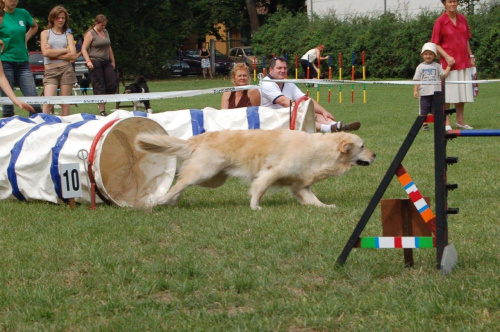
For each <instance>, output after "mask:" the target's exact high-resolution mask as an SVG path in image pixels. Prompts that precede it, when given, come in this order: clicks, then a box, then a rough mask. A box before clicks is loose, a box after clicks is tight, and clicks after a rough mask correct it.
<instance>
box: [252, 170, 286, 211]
mask: <svg viewBox="0 0 500 332" xmlns="http://www.w3.org/2000/svg"><path fill="white" fill-rule="evenodd" d="M278 178H279V174H278V172H275V171H274V170H273V169H269V170H266V171H261V172H260V173H259V175H258V176H257V178H256V179H255V180H253V182H252V187H251V188H250V195H252V198H251V200H250V207H251V208H252V210H260V209H261V207H260V206H259V202H260V199H261V198H262V196H263V195H264V194H265V193H266V191H267V189H269V187H270V186H272V184H273V183H274V182H276V180H277V179H278Z"/></svg>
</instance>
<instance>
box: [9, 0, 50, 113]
mask: <svg viewBox="0 0 500 332" xmlns="http://www.w3.org/2000/svg"><path fill="white" fill-rule="evenodd" d="M0 1H1V2H0V6H1V7H2V9H3V10H4V11H5V15H4V18H3V22H2V24H1V25H0V40H1V41H2V43H3V52H2V53H1V54H0V59H1V60H2V68H3V71H4V74H5V77H6V78H7V80H8V81H9V84H10V86H11V88H14V82H17V84H18V85H19V88H20V89H21V92H22V93H23V95H24V96H26V97H28V96H38V94H37V92H36V85H35V79H34V78H33V74H32V73H31V70H30V66H29V56H28V48H27V46H26V44H27V42H28V40H30V38H31V37H33V35H34V34H35V33H36V32H37V31H38V24H37V23H36V22H35V20H33V17H31V15H30V13H28V12H27V11H26V10H25V9H21V8H16V7H17V4H18V2H19V0H0ZM27 28H28V30H27V31H26V29H27ZM2 96H4V97H5V96H7V94H6V93H5V91H3V90H2ZM33 109H34V111H35V113H41V112H42V108H41V107H40V105H33ZM2 113H3V117H4V118H6V117H11V116H14V106H12V105H4V106H3V112H2ZM30 114H31V112H30Z"/></svg>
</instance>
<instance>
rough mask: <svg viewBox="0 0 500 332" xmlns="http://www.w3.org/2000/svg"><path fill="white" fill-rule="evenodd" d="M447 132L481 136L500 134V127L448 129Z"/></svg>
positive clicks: (458, 134)
mask: <svg viewBox="0 0 500 332" xmlns="http://www.w3.org/2000/svg"><path fill="white" fill-rule="evenodd" d="M446 133H447V134H455V135H457V136H468V137H481V136H500V130H499V129H481V130H479V129H470V130H448V131H447V132H446Z"/></svg>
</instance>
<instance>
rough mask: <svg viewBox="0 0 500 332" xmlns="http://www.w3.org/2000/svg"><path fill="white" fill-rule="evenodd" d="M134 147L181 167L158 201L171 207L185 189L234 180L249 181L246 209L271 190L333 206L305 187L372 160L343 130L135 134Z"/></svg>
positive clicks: (357, 140) (304, 201)
mask: <svg viewBox="0 0 500 332" xmlns="http://www.w3.org/2000/svg"><path fill="white" fill-rule="evenodd" d="M135 145H136V147H137V148H138V149H139V151H144V152H149V153H166V154H169V155H174V156H177V159H178V160H180V162H181V163H182V164H181V166H180V168H179V176H178V180H177V182H176V184H175V185H174V186H173V187H172V188H171V189H170V190H169V191H168V193H167V194H166V196H165V199H164V200H162V201H161V202H160V203H159V204H169V205H175V204H176V203H177V201H178V200H179V198H180V196H181V194H182V192H183V191H184V190H185V189H186V188H188V187H189V186H192V185H199V186H203V187H209V188H216V187H219V186H221V185H222V184H224V182H225V181H226V179H227V178H228V176H234V177H238V178H242V179H245V180H248V181H250V182H251V189H250V195H251V201H250V207H251V208H252V209H254V210H258V209H260V206H259V201H260V199H261V197H262V195H264V193H265V192H266V191H267V189H269V187H271V186H277V187H284V186H288V187H290V192H291V194H292V195H293V196H294V197H295V198H296V199H297V200H298V201H299V203H301V204H304V205H315V206H321V207H335V205H334V204H331V205H326V204H324V203H322V202H321V201H320V200H319V199H318V198H317V197H316V195H314V193H313V192H312V191H311V186H312V185H313V184H314V183H316V182H319V181H321V180H324V179H326V178H328V177H331V176H339V175H342V174H344V173H346V172H347V171H349V170H350V169H351V167H352V166H355V165H361V166H368V165H370V164H371V163H373V162H374V160H375V154H374V153H373V152H372V151H370V150H368V149H367V148H365V146H364V144H363V140H362V139H361V138H360V137H359V136H357V135H354V134H350V133H345V132H339V133H328V134H321V133H314V134H308V133H306V132H303V131H293V130H287V129H276V130H234V131H233V130H223V131H218V132H209V133H204V134H201V135H198V136H193V137H191V138H189V139H188V140H183V139H179V138H175V137H171V136H167V135H151V134H140V135H138V136H137V138H136V141H135Z"/></svg>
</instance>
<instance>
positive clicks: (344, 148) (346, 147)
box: [339, 139, 354, 153]
mask: <svg viewBox="0 0 500 332" xmlns="http://www.w3.org/2000/svg"><path fill="white" fill-rule="evenodd" d="M353 144H354V143H353V142H352V141H351V140H350V139H344V140H342V141H341V142H340V143H339V151H340V152H342V153H347V152H349V151H350V150H351V149H352V147H353Z"/></svg>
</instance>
